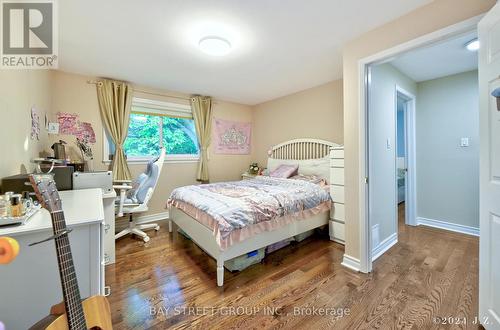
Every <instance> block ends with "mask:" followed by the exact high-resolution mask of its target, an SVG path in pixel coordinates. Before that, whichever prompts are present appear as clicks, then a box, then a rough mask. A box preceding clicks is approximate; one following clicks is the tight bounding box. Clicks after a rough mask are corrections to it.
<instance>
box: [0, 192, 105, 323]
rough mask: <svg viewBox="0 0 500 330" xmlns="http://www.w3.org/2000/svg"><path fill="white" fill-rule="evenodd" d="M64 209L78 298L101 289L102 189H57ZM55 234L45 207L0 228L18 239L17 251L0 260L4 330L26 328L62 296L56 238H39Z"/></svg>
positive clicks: (0, 306) (0, 312) (0, 308)
mask: <svg viewBox="0 0 500 330" xmlns="http://www.w3.org/2000/svg"><path fill="white" fill-rule="evenodd" d="M59 194H60V196H61V200H62V208H63V211H64V215H65V219H66V224H67V226H68V228H70V229H72V231H71V233H69V240H70V244H71V251H72V255H73V260H74V264H75V270H76V274H77V279H78V286H79V288H80V293H81V296H82V298H86V297H89V296H92V295H99V294H101V295H102V294H104V251H103V233H104V209H103V196H102V190H101V189H85V190H69V191H61V192H60V193H59ZM52 234H53V232H52V220H51V217H50V214H49V212H48V211H47V210H45V209H42V210H40V211H39V212H37V214H35V215H33V216H32V217H31V218H30V219H29V220H28V221H27V223H26V224H24V225H19V226H14V227H4V228H2V227H0V236H10V237H12V238H15V239H16V240H17V241H18V242H19V246H20V249H19V255H18V256H17V258H16V259H15V260H14V261H13V262H12V263H10V264H8V265H0V293H1V299H0V319H1V321H2V322H4V324H5V326H6V329H27V328H29V327H30V326H32V325H33V324H35V323H36V322H37V321H39V320H40V319H42V318H43V317H45V316H47V315H48V314H49V310H50V307H51V306H52V305H55V304H58V303H60V302H61V301H62V299H63V298H62V291H61V285H60V279H59V270H58V265H57V257H56V249H55V243H54V241H48V242H44V243H41V244H38V245H35V246H28V245H29V244H30V243H33V242H38V241H40V240H42V239H45V238H48V237H50V236H51V235H52Z"/></svg>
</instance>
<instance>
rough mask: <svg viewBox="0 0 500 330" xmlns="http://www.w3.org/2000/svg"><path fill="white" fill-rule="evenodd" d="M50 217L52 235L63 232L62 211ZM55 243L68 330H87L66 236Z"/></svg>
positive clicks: (64, 227) (63, 220) (64, 229)
mask: <svg viewBox="0 0 500 330" xmlns="http://www.w3.org/2000/svg"><path fill="white" fill-rule="evenodd" d="M51 217H52V228H53V231H54V235H57V234H60V233H62V232H65V231H66V221H65V219H64V213H63V212H62V211H56V212H52V213H51ZM55 243H56V252H57V263H58V265H59V274H60V278H61V286H62V291H63V297H64V305H65V307H66V315H67V317H68V325H69V329H71V330H73V329H87V327H86V323H85V316H84V313H83V307H82V302H81V297H80V289H79V288H78V281H77V279H76V273H75V266H74V264H73V256H72V254H71V247H70V244H69V239H68V235H61V236H60V237H56V238H55Z"/></svg>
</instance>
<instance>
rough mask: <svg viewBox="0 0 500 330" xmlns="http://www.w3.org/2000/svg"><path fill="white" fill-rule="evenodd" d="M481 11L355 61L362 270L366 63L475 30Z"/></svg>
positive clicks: (368, 257) (365, 248)
mask: <svg viewBox="0 0 500 330" xmlns="http://www.w3.org/2000/svg"><path fill="white" fill-rule="evenodd" d="M483 16H484V14H481V15H478V16H474V17H472V18H469V19H467V20H465V21H462V22H459V23H456V24H453V25H450V26H448V27H445V28H443V29H440V30H437V31H434V32H431V33H429V34H426V35H423V36H421V37H418V38H416V39H413V40H410V41H408V42H405V43H402V44H399V45H397V46H394V47H391V48H388V49H386V50H383V51H381V52H378V53H376V54H374V55H370V56H368V57H365V58H362V59H360V60H359V61H358V81H359V88H358V90H359V93H358V104H359V107H358V116H359V121H358V123H359V126H358V132H359V140H358V141H359V145H358V147H359V153H360V157H359V164H358V166H359V171H358V172H359V178H358V191H359V196H358V198H359V244H360V260H359V261H360V265H359V266H360V268H359V270H360V271H361V272H363V273H369V272H371V270H372V242H371V230H370V228H371V224H370V217H369V212H368V211H369V197H368V179H369V178H368V159H369V158H368V104H369V102H368V88H369V83H370V80H371V79H370V66H371V65H373V64H381V63H384V62H388V61H390V60H392V59H393V58H394V57H396V56H398V55H401V54H403V53H405V52H408V51H411V50H414V49H418V48H422V47H426V46H430V45H432V44H435V43H439V42H441V41H445V40H447V39H449V38H452V37H456V36H459V35H461V34H466V33H470V32H472V31H476V30H477V24H478V23H479V21H480V20H481V18H482V17H483Z"/></svg>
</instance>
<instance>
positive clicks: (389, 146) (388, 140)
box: [386, 139, 391, 150]
mask: <svg viewBox="0 0 500 330" xmlns="http://www.w3.org/2000/svg"><path fill="white" fill-rule="evenodd" d="M386 147H387V150H391V139H387V142H386Z"/></svg>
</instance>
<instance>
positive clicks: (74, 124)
mask: <svg viewBox="0 0 500 330" xmlns="http://www.w3.org/2000/svg"><path fill="white" fill-rule="evenodd" d="M57 122H58V123H59V134H66V135H75V134H76V133H77V132H78V115H77V114H72V113H67V112H58V113H57Z"/></svg>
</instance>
